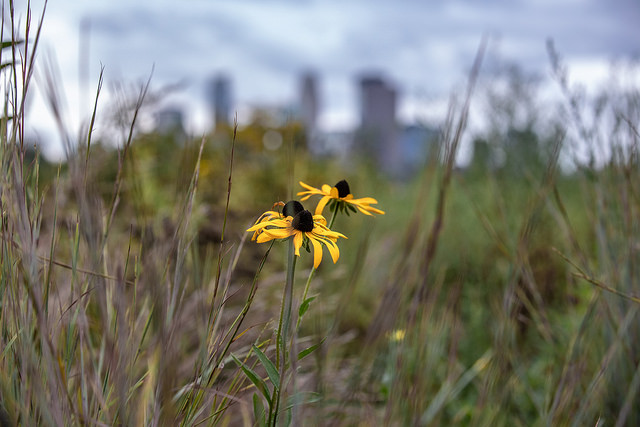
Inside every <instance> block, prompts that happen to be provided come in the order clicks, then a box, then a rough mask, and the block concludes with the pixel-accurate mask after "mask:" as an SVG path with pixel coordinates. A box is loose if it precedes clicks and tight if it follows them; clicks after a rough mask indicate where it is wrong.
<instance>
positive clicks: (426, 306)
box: [0, 17, 640, 426]
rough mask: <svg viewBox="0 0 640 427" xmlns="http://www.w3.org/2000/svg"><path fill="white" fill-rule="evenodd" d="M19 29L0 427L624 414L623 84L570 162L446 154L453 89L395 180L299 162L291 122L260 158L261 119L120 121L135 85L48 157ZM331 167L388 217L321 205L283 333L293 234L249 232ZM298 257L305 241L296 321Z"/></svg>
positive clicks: (358, 168) (7, 178) (634, 187)
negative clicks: (593, 163)
mask: <svg viewBox="0 0 640 427" xmlns="http://www.w3.org/2000/svg"><path fill="white" fill-rule="evenodd" d="M9 18H10V17H7V20H9ZM24 36H25V40H26V41H28V42H27V43H25V42H24V41H23V42H22V43H19V44H15V48H16V50H15V53H14V50H13V48H12V44H11V43H9V44H7V45H3V47H4V49H2V54H3V56H2V58H3V59H2V62H3V63H5V62H7V61H8V62H9V63H10V64H13V65H12V66H9V67H5V68H3V71H2V77H3V78H4V81H5V82H6V83H7V84H6V86H5V89H4V90H5V92H4V93H6V94H7V97H6V99H7V101H6V104H5V109H4V111H5V114H4V117H7V116H11V117H10V118H3V119H2V120H1V121H0V125H1V126H0V130H1V132H0V142H1V147H0V165H1V168H2V175H1V177H0V209H1V211H2V218H1V220H2V221H1V223H0V232H1V235H2V238H1V241H0V246H1V247H0V343H1V345H0V425H14V424H18V425H94V424H98V425H185V426H195V425H263V424H269V423H273V421H274V420H277V423H278V424H280V425H284V424H286V423H287V420H291V423H292V425H296V424H298V425H299V424H301V423H302V422H304V425H345V426H347V425H349V426H351V425H451V424H460V425H482V426H483V425H505V426H513V425H516V426H517V425H521V426H530V425H576V426H579V425H638V424H639V423H640V410H639V409H638V406H637V404H636V402H637V401H638V399H640V397H639V396H640V394H639V388H640V364H639V362H638V361H639V360H640V340H638V337H639V336H640V335H639V333H640V330H639V329H638V325H639V324H640V323H638V320H639V318H638V309H639V305H638V300H637V298H639V297H640V289H639V288H638V283H640V282H639V279H640V272H639V271H638V270H639V269H638V267H637V266H638V265H640V263H639V262H638V261H640V259H639V258H640V246H639V242H640V220H639V218H640V187H639V184H638V183H640V176H639V175H640V173H639V171H640V169H639V168H638V160H639V159H638V140H639V135H638V133H637V129H636V128H635V127H633V123H637V122H638V118H639V116H638V111H640V110H639V109H638V105H639V104H638V94H637V92H630V93H628V94H626V95H625V96H627V98H625V99H626V101H627V103H626V108H625V109H620V108H619V105H617V104H613V103H610V104H607V106H606V108H609V111H610V112H612V113H615V114H616V115H617V116H616V117H619V118H621V119H620V121H619V126H618V127H617V128H615V129H614V132H612V133H611V134H609V135H608V137H609V138H610V141H611V143H614V142H616V141H620V140H625V141H626V143H627V144H628V145H627V147H628V149H627V152H626V154H625V155H620V156H617V157H614V158H612V159H610V160H609V161H608V162H607V164H606V165H604V167H601V168H594V167H587V166H584V167H580V168H578V169H577V170H576V171H575V172H573V173H571V174H565V173H563V172H562V171H561V170H559V169H558V166H557V160H558V158H557V152H556V154H555V155H551V156H550V157H548V158H547V159H546V160H545V161H542V162H540V161H533V160H532V161H525V162H519V163H518V164H520V165H521V166H520V167H518V168H516V170H514V168H510V167H503V168H487V167H484V166H483V165H477V164H476V165H473V166H472V167H470V168H468V169H465V170H458V169H455V168H453V163H452V159H453V156H452V154H455V149H456V144H457V143H458V142H459V138H460V135H459V134H456V132H455V130H456V129H458V127H459V125H461V124H462V125H464V119H465V116H464V111H465V108H466V107H465V103H464V101H465V99H469V98H464V99H463V103H462V104H459V105H458V106H457V107H455V108H453V109H452V115H451V117H450V120H449V121H448V122H447V123H446V125H445V127H444V128H443V137H442V138H441V140H440V143H439V145H438V147H439V149H441V150H447V149H448V150H450V151H449V153H450V155H449V156H448V157H447V156H440V157H437V158H441V159H444V161H441V162H439V161H431V162H429V163H428V164H425V166H424V168H423V169H422V170H421V171H420V172H419V173H418V174H417V175H416V176H415V177H414V178H412V179H411V180H409V181H402V182H400V181H394V180H391V179H389V178H387V177H385V176H383V175H381V174H379V173H378V172H377V170H376V168H375V167H373V166H372V165H371V164H369V163H368V162H367V161H365V160H364V159H361V158H352V159H350V161H349V162H348V164H347V165H345V164H343V163H339V162H337V161H334V160H332V159H316V158H313V157H311V156H310V155H309V154H308V153H307V152H306V149H305V146H304V142H303V141H302V140H301V133H300V128H299V126H298V125H296V124H290V125H287V126H285V127H283V128H281V129H279V130H280V131H281V132H282V134H283V135H284V140H285V144H284V146H283V147H282V148H281V149H280V150H278V151H275V152H267V151H264V150H262V149H261V135H262V134H261V132H263V131H264V129H262V128H261V127H260V126H250V127H247V128H242V129H226V130H223V131H222V132H219V133H217V134H214V135H207V136H205V138H203V139H195V140H188V141H187V142H185V143H178V142H177V141H176V139H175V138H173V137H172V136H171V135H158V134H154V133H150V134H142V135H136V136H135V137H133V136H132V135H133V133H130V132H128V130H129V129H135V127H136V118H135V117H136V114H137V112H139V110H140V108H144V107H143V106H144V97H145V94H146V88H145V87H143V88H141V89H140V92H138V93H136V94H134V97H133V99H134V100H135V102H133V103H132V105H133V106H134V107H132V109H131V110H127V111H125V112H124V113H126V114H123V115H122V116H123V117H129V121H128V122H127V125H126V126H127V131H126V132H124V135H125V137H124V140H123V141H120V142H121V145H120V148H119V149H118V150H115V149H109V148H106V147H104V146H103V145H102V144H101V143H100V141H94V140H93V139H94V137H93V135H91V134H89V133H85V135H84V136H82V137H81V138H80V139H79V141H76V142H77V149H76V150H73V151H72V152H71V153H70V155H69V158H68V160H67V161H66V162H65V163H64V164H61V165H54V164H49V163H47V162H46V161H45V160H44V159H42V157H41V156H40V155H39V153H37V152H33V151H31V149H30V147H27V146H26V145H25V144H23V139H22V135H23V133H24V128H25V126H28V123H26V122H25V120H26V118H25V117H24V115H23V112H22V110H21V108H20V107H19V106H20V105H21V103H22V101H23V99H24V93H23V92H22V91H21V90H16V88H26V90H30V89H29V87H30V83H29V82H30V76H31V70H32V68H31V67H32V66H33V63H32V62H31V58H32V57H33V55H34V52H35V50H34V49H35V47H36V46H37V43H35V41H36V40H37V36H36V35H35V32H34V31H33V30H31V31H30V32H29V33H27V34H25V35H24ZM4 37H5V38H6V37H7V36H6V35H4ZM19 49H22V52H23V53H22V55H19V53H18V50H19ZM25 49H26V52H25V51H24V50H25ZM18 58H26V59H27V60H26V61H24V63H25V64H26V65H25V68H21V67H20V66H18V65H17V64H18V63H19V62H20V61H18ZM555 60H556V61H557V58H555ZM556 65H557V64H556ZM475 77H477V74H474V73H472V75H471V79H470V88H472V87H473V83H474V78H475ZM560 80H561V82H562V79H560ZM51 89H52V88H49V90H51ZM565 92H566V93H567V96H568V99H569V100H571V99H572V98H571V91H570V89H569V88H567V87H565ZM467 96H470V94H468V95H467ZM584 102H586V101H584ZM571 105H572V104H571V103H569V109H570V110H571V108H572V106H571ZM16 106H17V107H16ZM586 106H587V107H588V105H586ZM572 111H574V114H573V115H572V116H571V117H572V119H571V120H570V121H568V122H566V123H565V124H564V125H565V126H566V127H577V128H579V127H580V126H583V125H582V124H581V121H580V116H579V114H578V112H577V110H575V109H574V110H572ZM94 114H97V115H99V114H100V112H99V111H98V112H94ZM59 120H60V124H61V128H62V129H65V121H64V117H59ZM463 127H464V126H462V127H461V128H463ZM67 133H68V134H75V133H74V132H69V130H67ZM127 135H128V136H127ZM581 135H583V136H584V135H588V132H583V133H582V134H581ZM540 139H541V140H543V137H540ZM563 142H565V140H564V139H553V138H551V139H550V140H549V141H548V144H549V146H550V147H551V148H553V147H554V145H553V144H555V143H563ZM588 142H589V141H585V143H588ZM550 151H551V152H552V153H553V150H550ZM516 155H517V153H516ZM434 158H436V157H434ZM508 164H509V163H508ZM508 164H507V165H508ZM522 165H525V166H522ZM341 179H347V180H348V181H349V184H350V187H351V190H352V191H353V193H354V194H355V196H356V197H364V196H371V197H375V198H377V199H378V202H379V203H378V205H377V206H379V207H380V208H381V209H383V210H384V211H385V212H386V214H385V215H379V216H375V217H365V216H364V215H361V214H354V215H351V216H349V217H347V216H338V218H337V220H336V222H335V225H334V226H333V229H335V230H337V231H339V232H341V233H344V234H345V235H347V236H348V240H344V239H340V241H339V242H338V244H339V247H340V259H339V260H338V262H337V263H336V264H335V265H334V264H333V263H332V262H331V260H330V258H329V257H328V256H327V254H325V258H324V260H323V262H322V264H321V265H320V268H319V269H318V270H317V272H316V273H315V275H314V276H313V280H312V281H311V287H310V291H309V296H313V297H315V298H314V299H313V300H312V301H310V302H309V304H308V307H307V311H306V312H305V313H304V319H303V320H302V321H301V323H300V328H299V330H297V331H294V332H293V333H292V337H293V339H292V341H291V342H288V343H287V344H286V345H285V346H283V345H282V342H280V343H279V342H278V341H277V339H276V337H277V334H278V332H277V331H278V330H279V320H280V319H279V313H280V309H281V304H282V301H283V297H284V284H285V276H286V271H287V246H288V245H287V244H285V243H282V242H276V243H274V244H273V246H270V245H269V244H260V245H259V244H256V243H255V242H251V241H250V233H246V232H245V230H246V229H247V228H248V227H249V226H250V225H251V224H252V223H253V221H255V219H256V218H257V216H258V215H259V214H260V213H262V212H264V211H265V210H268V209H271V207H272V206H273V204H274V203H275V202H277V201H287V200H288V199H290V198H291V196H290V195H293V194H295V193H296V192H298V191H301V190H302V189H301V188H299V187H298V185H297V182H298V181H299V180H301V181H304V182H306V183H308V184H311V185H313V186H316V187H319V186H321V185H322V184H325V183H326V184H330V185H333V184H335V183H336V182H338V181H339V180H341ZM229 182H231V185H230V186H229ZM315 201H316V199H313V201H308V202H305V207H307V208H308V209H313V207H314V203H315ZM440 208H441V210H440ZM311 267H312V256H310V254H307V253H306V252H305V251H304V250H303V251H302V256H301V257H300V259H299V260H298V261H297V264H296V277H295V282H294V283H293V285H294V286H293V300H292V303H293V309H292V319H291V321H292V322H293V321H296V320H297V316H298V314H299V312H298V307H299V306H300V305H301V303H302V293H303V290H304V287H305V283H306V280H307V277H308V275H309V273H310V271H311ZM305 349H308V351H305ZM289 352H290V354H291V355H292V356H291V357H288V356H287V354H289ZM300 352H302V353H301V356H304V357H302V358H300V360H297V358H296V357H294V356H295V355H296V354H298V353H300ZM275 414H277V417H276V416H275Z"/></svg>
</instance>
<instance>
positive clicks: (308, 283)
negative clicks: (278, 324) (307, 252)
mask: <svg viewBox="0 0 640 427" xmlns="http://www.w3.org/2000/svg"><path fill="white" fill-rule="evenodd" d="M337 216H338V206H336V208H335V209H334V211H333V216H331V221H329V225H328V227H329V228H330V229H331V227H333V223H334V222H335V221H336V217H337ZM316 270H317V269H316V268H315V267H312V268H311V271H310V272H309V277H308V278H307V284H306V285H305V286H304V293H303V294H302V302H305V301H306V300H307V294H308V293H309V287H310V286H311V279H312V278H313V275H314V274H315V272H316ZM301 320H302V319H301V318H300V317H298V322H297V324H296V329H298V327H299V326H300V321H301Z"/></svg>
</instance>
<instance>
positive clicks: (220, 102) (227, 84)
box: [210, 74, 231, 127]
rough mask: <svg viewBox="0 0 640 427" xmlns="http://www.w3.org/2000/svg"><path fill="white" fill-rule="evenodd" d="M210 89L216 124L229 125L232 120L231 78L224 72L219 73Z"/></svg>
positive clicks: (217, 125)
mask: <svg viewBox="0 0 640 427" xmlns="http://www.w3.org/2000/svg"><path fill="white" fill-rule="evenodd" d="M210 91H211V93H210V94H211V98H212V99H211V104H212V107H213V111H214V119H215V126H216V127H219V126H224V125H229V122H230V120H231V80H230V79H229V77H227V76H226V75H224V74H218V75H217V76H216V77H215V78H214V79H213V81H212V83H211V88H210Z"/></svg>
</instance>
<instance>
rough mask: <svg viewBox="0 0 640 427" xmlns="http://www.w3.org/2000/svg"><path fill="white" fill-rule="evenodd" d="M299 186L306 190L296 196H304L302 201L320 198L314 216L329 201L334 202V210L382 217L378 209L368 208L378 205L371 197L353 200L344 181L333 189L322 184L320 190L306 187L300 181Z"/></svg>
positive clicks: (381, 212) (320, 212)
mask: <svg viewBox="0 0 640 427" xmlns="http://www.w3.org/2000/svg"><path fill="white" fill-rule="evenodd" d="M300 185H301V186H302V187H304V188H306V189H307V190H308V191H301V192H299V193H298V196H304V197H303V198H302V199H301V200H302V201H305V200H307V199H308V198H309V197H311V196H313V195H316V194H317V195H320V196H322V198H321V199H320V201H319V202H318V206H316V215H320V214H322V210H323V209H324V207H325V206H326V205H327V203H329V201H335V204H336V205H335V206H334V207H333V208H334V209H338V208H341V209H347V208H348V209H350V210H351V211H353V212H357V211H356V209H355V208H357V209H358V210H359V211H360V212H362V213H363V214H365V215H371V214H372V213H377V214H380V215H384V212H383V211H381V210H380V209H376V208H374V207H372V206H370V205H371V204H372V203H373V204H376V203H378V201H377V200H376V199H374V198H373V197H362V198H360V199H354V198H353V194H351V190H350V189H349V184H348V183H347V181H345V180H344V179H343V180H342V181H340V182H338V183H337V184H336V185H335V187H330V186H329V185H327V184H324V185H323V186H322V189H321V190H320V189H317V188H315V187H312V186H310V185H307V184H305V183H304V182H302V181H300ZM347 213H348V212H347Z"/></svg>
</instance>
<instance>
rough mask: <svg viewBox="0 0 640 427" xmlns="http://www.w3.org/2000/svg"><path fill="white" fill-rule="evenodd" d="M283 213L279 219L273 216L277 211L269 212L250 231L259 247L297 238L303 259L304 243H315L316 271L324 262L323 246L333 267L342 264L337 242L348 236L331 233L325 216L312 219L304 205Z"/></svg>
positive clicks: (297, 204) (287, 208) (288, 207)
mask: <svg viewBox="0 0 640 427" xmlns="http://www.w3.org/2000/svg"><path fill="white" fill-rule="evenodd" d="M282 211H283V213H282V214H280V213H277V214H278V215H273V211H267V212H265V213H264V214H262V215H261V216H260V218H259V219H258V221H256V223H255V224H254V225H253V226H252V227H250V228H249V229H248V230H247V231H248V232H252V231H253V232H254V237H255V240H256V241H257V242H258V243H264V242H268V241H270V240H274V239H287V238H289V237H293V247H294V249H295V254H296V255H297V256H300V248H301V247H302V245H303V243H304V241H305V240H306V241H308V242H311V245H312V246H313V267H314V268H318V266H319V265H320V261H322V245H325V246H326V247H327V250H328V251H329V254H330V255H331V259H332V260H333V263H334V264H335V263H336V262H337V261H338V258H339V257H340V251H339V250H338V245H336V242H337V241H338V238H339V237H343V238H345V239H346V238H347V237H346V236H345V235H344V234H342V233H338V232H336V231H331V230H330V229H329V228H328V227H327V220H326V219H325V218H324V217H323V216H322V215H312V214H311V212H309V211H308V210H305V209H304V208H303V207H302V204H300V202H296V201H291V202H288V203H287V204H286V205H285V206H284V209H283V210H282Z"/></svg>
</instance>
